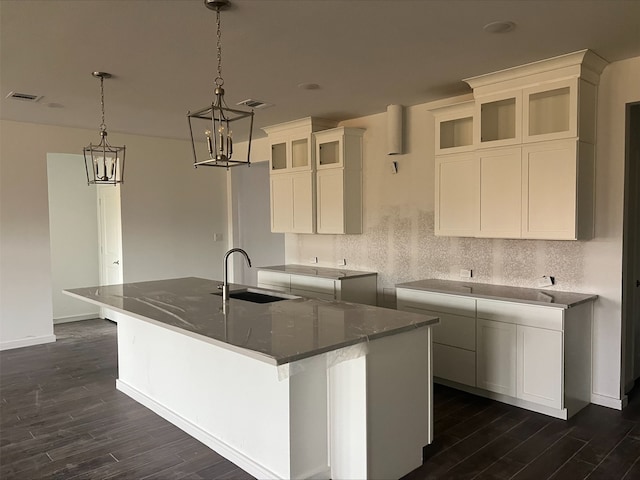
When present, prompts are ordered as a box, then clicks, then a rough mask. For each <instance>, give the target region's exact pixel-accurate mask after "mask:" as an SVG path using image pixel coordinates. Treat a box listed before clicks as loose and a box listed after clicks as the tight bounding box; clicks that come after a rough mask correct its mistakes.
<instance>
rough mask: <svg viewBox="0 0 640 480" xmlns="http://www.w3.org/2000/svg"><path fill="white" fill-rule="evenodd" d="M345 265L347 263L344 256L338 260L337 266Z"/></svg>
mask: <svg viewBox="0 0 640 480" xmlns="http://www.w3.org/2000/svg"><path fill="white" fill-rule="evenodd" d="M346 265H347V259H346V258H343V259H342V260H340V261H339V262H338V266H339V267H344V266H346Z"/></svg>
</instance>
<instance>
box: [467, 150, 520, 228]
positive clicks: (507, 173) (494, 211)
mask: <svg viewBox="0 0 640 480" xmlns="http://www.w3.org/2000/svg"><path fill="white" fill-rule="evenodd" d="M477 155H478V159H479V163H480V167H479V171H480V178H479V180H478V183H479V184H480V185H479V188H480V229H479V230H478V231H477V232H476V236H478V237H490V238H519V237H520V236H521V231H520V227H521V223H522V221H521V218H522V182H521V177H522V163H521V161H520V156H521V151H520V148H517V147H516V148H513V147H511V148H495V149H491V150H481V151H478V152H477Z"/></svg>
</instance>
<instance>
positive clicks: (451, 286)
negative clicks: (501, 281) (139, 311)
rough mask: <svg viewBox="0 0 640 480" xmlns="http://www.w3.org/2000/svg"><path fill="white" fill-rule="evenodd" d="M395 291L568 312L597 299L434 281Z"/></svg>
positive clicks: (593, 297) (485, 285)
mask: <svg viewBox="0 0 640 480" xmlns="http://www.w3.org/2000/svg"><path fill="white" fill-rule="evenodd" d="M396 288H408V289H412V290H423V291H426V292H437V293H448V294H451V295H464V296H467V297H476V298H485V299H489V300H501V301H505V302H516V303H528V304H532V305H544V306H545V307H557V308H571V307H575V306H576V305H580V304H581V303H584V302H590V301H594V300H596V299H597V298H598V296H597V295H590V294H585V293H572V292H559V291H555V290H539V289H535V288H522V287H509V286H505V285H492V284H488V283H475V282H457V281H454V280H437V279H427V280H417V281H415V282H407V283H398V284H397V285H396Z"/></svg>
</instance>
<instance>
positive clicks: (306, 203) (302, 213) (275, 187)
mask: <svg viewBox="0 0 640 480" xmlns="http://www.w3.org/2000/svg"><path fill="white" fill-rule="evenodd" d="M270 181H271V231H272V232H284V233H287V232H293V233H314V225H315V208H314V207H315V204H314V195H313V194H314V192H313V175H312V173H311V172H302V173H287V174H281V175H272V176H271V178H270Z"/></svg>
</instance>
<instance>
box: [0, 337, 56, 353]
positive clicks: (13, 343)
mask: <svg viewBox="0 0 640 480" xmlns="http://www.w3.org/2000/svg"><path fill="white" fill-rule="evenodd" d="M55 341H56V336H55V335H42V336H40V337H27V338H19V339H17V340H9V341H7V342H0V350H12V349H14V348H22V347H31V346H33V345H41V344H43V343H51V342H55Z"/></svg>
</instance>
